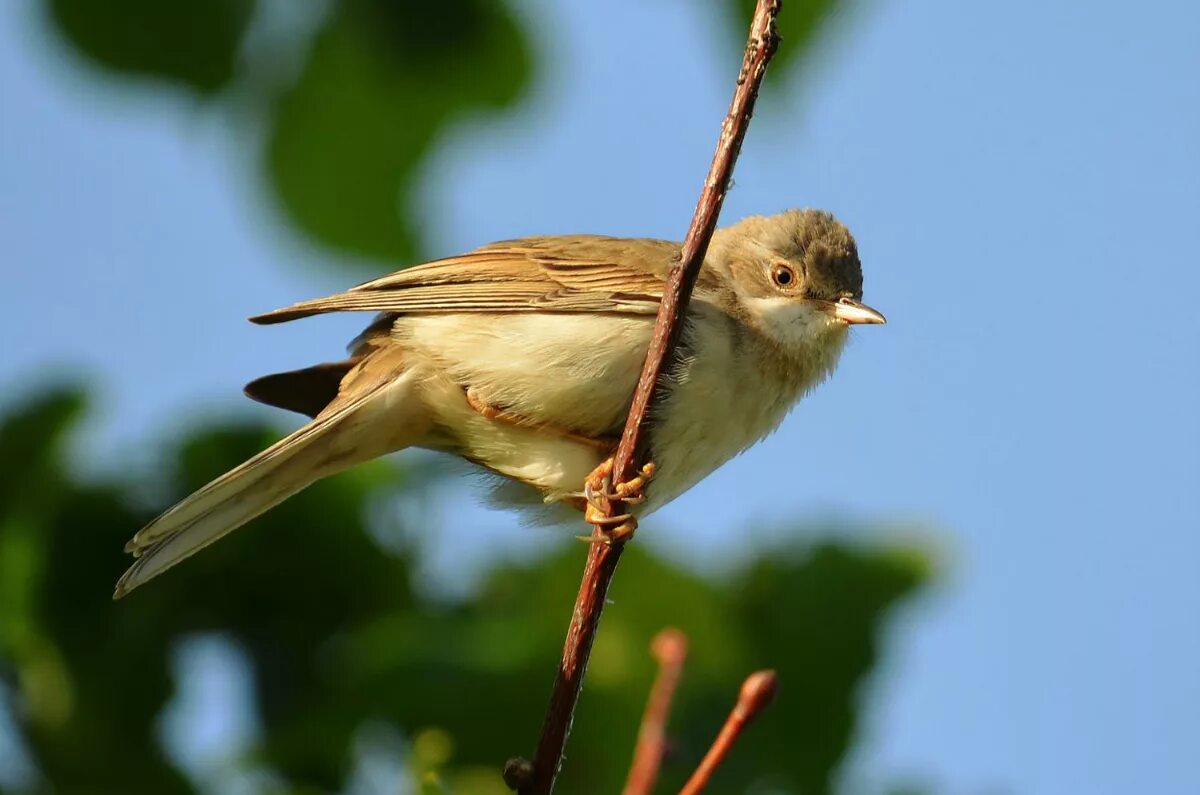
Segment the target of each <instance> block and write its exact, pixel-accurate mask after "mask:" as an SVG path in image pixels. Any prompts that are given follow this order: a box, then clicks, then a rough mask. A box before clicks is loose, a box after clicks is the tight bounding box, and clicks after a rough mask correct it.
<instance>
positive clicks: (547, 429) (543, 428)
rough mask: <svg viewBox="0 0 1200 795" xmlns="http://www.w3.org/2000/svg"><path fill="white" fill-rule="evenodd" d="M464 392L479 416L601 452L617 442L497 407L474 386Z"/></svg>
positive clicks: (604, 451)
mask: <svg viewBox="0 0 1200 795" xmlns="http://www.w3.org/2000/svg"><path fill="white" fill-rule="evenodd" d="M464 392H465V395H466V398H467V405H468V406H470V407H471V408H472V409H474V410H475V412H476V413H477V414H479V416H481V417H484V418H486V419H489V420H496V421H497V422H504V423H508V424H509V425H516V426H517V427H520V428H529V429H530V430H535V431H539V432H541V433H551V434H554V435H555V436H561V437H562V438H564V439H569V440H571V441H572V442H578V443H580V444H585V445H587V446H588V447H592V448H595V449H596V450H599V451H600V452H602V453H611V452H612V451H613V448H614V447H616V444H617V442H616V440H615V439H608V438H605V437H600V438H594V437H591V436H585V435H583V434H581V433H575V432H574V431H571V430H568V429H566V428H558V427H556V426H553V425H548V424H546V423H543V422H538V421H537V420H531V419H529V418H528V417H525V416H523V415H521V414H518V413H516V412H515V411H508V410H507V409H501V408H497V407H495V406H493V405H492V404H490V403H488V402H487V401H486V400H484V399H483V398H481V397H480V396H479V393H478V392H476V391H475V387H467V388H466V389H465V390H464Z"/></svg>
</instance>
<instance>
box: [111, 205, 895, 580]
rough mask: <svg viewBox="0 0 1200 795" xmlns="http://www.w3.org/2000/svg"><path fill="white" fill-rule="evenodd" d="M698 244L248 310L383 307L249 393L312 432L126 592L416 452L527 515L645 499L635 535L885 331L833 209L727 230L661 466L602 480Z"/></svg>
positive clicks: (147, 557)
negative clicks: (678, 278) (330, 352)
mask: <svg viewBox="0 0 1200 795" xmlns="http://www.w3.org/2000/svg"><path fill="white" fill-rule="evenodd" d="M680 249H681V246H680V244H679V243H676V242H671V241H666V240H655V239H645V238H619V237H607V236H601V235H560V236H548V237H527V238H521V239H515V240H505V241H500V242H497V243H491V244H488V245H485V246H482V247H480V248H477V249H475V250H473V251H470V252H468V253H466V254H462V255H458V256H452V257H446V258H443V259H438V260H433V261H430V262H427V263H424V264H421V265H416V266H414V267H409V268H406V269H403V270H399V271H396V272H394V273H391V274H389V275H386V276H383V277H381V278H377V279H374V280H372V281H368V282H365V283H363V284H360V285H358V286H356V287H353V288H351V289H349V290H346V291H345V292H341V293H336V294H334V295H330V296H326V297H323V298H317V299H314V300H307V301H302V302H300V303H296V304H293V305H291V306H287V307H284V308H282V309H277V310H275V311H271V312H267V313H265V314H261V315H257V316H255V317H252V318H250V320H251V321H252V322H254V323H258V324H273V323H284V322H288V321H293V320H297V319H300V318H306V317H310V316H313V315H318V314H323V313H328V312H372V313H375V315H374V319H373V320H372V322H370V324H369V325H368V326H367V327H366V329H365V330H364V331H363V332H362V333H361V334H360V335H359V336H358V337H356V338H355V339H354V341H353V342H352V343H351V345H350V346H349V357H348V358H346V359H344V360H341V361H336V362H326V363H323V364H317V365H315V366H312V367H307V368H303V369H300V370H293V371H290V372H283V373H275V374H272V375H267V376H264V377H261V378H258V379H256V380H254V381H252V382H250V383H249V384H247V386H246V388H245V393H246V395H248V396H249V397H250V398H253V399H254V400H257V401H259V402H262V403H266V404H268V405H271V406H276V407H279V408H283V409H289V410H291V411H295V412H298V413H300V414H303V415H306V416H308V417H309V418H311V419H310V421H309V422H307V423H306V424H305V425H303V426H302V427H300V428H299V429H298V430H296V431H295V432H293V433H291V434H289V435H288V436H286V437H284V438H283V439H281V440H280V441H278V442H276V443H275V444H273V445H271V446H270V447H268V448H267V449H265V450H263V451H262V452H260V453H259V454H257V455H255V456H253V457H252V458H250V459H249V460H247V461H246V462H244V463H243V464H241V465H240V466H238V467H236V468H234V469H232V470H231V471H229V472H227V473H225V474H223V475H221V476H220V477H218V478H216V479H215V480H213V481H212V482H210V483H208V484H207V485H205V486H203V487H202V488H200V489H199V490H197V491H196V492H195V493H193V494H191V495H190V496H188V497H186V498H185V499H183V500H182V501H180V502H179V503H178V504H176V505H175V506H173V507H171V508H169V509H168V510H167V511H165V512H164V513H162V514H161V515H160V516H158V517H157V518H156V519H154V520H153V521H151V522H150V523H149V524H148V525H146V526H145V527H143V528H142V529H141V530H140V531H138V532H137V534H136V535H134V536H133V538H132V539H131V540H130V541H129V543H128V544H127V545H126V547H125V549H126V551H127V552H129V553H132V554H133V555H134V556H135V558H136V560H135V561H134V562H133V564H132V565H131V566H130V567H129V569H128V570H127V571H126V572H125V574H124V575H123V576H122V577H121V578H120V580H119V581H118V583H117V586H116V590H115V593H114V598H119V597H121V596H124V595H125V594H127V593H129V592H130V591H131V590H133V589H134V588H137V587H138V586H140V585H142V584H144V583H146V582H147V581H148V580H151V579H153V578H154V577H156V576H158V575H159V574H162V573H163V572H164V571H166V570H167V569H168V568H170V567H172V566H174V565H175V564H176V563H179V562H180V561H182V560H183V559H185V558H187V557H189V556H191V555H192V554H194V553H196V552H198V551H199V550H201V549H203V548H204V547H206V546H208V545H209V544H211V543H213V542H215V541H217V540H219V539H220V538H222V537H223V536H225V535H226V534H227V533H229V532H231V531H233V530H235V529H237V528H238V527H240V526H242V525H243V524H245V523H246V522H248V521H250V520H251V519H253V518H255V517H257V516H259V515H260V514H262V513H263V512H265V511H267V510H269V509H270V508H272V507H274V506H275V505H277V504H279V503H280V502H282V501H283V500H285V499H287V498H288V497H290V496H292V495H294V494H295V493H297V492H299V491H300V490H302V489H304V488H305V487H307V486H309V485H310V484H312V483H314V482H315V481H317V480H319V479H321V478H325V477H328V476H330V475H333V474H335V473H337V472H340V471H343V470H345V469H348V468H350V467H353V466H355V465H357V464H360V463H363V462H366V461H368V460H371V459H375V458H378V457H381V456H384V455H387V454H389V453H393V452H395V451H398V450H402V449H404V448H409V447H416V448H426V449H431V450H436V451H442V452H446V453H451V454H453V455H456V456H459V457H461V458H462V459H465V460H466V461H468V462H471V463H472V464H475V465H478V466H480V467H483V468H484V469H485V470H487V471H489V472H491V473H494V474H496V475H499V476H500V477H501V478H502V479H504V480H505V481H506V482H508V483H509V484H514V487H515V491H514V492H513V494H514V495H520V496H511V497H508V498H505V499H507V500H508V501H510V502H511V503H513V504H514V505H515V504H519V503H521V502H522V501H524V502H527V503H528V502H532V503H537V504H544V505H547V506H554V505H558V506H563V505H566V506H570V507H573V508H576V509H581V510H583V511H585V514H586V515H587V517H588V518H589V519H596V518H598V517H597V514H596V511H595V510H593V508H594V504H595V495H596V493H597V488H599V489H601V490H603V489H605V488H607V489H610V491H608V492H606V493H607V494H616V495H617V496H621V497H624V498H628V501H629V502H631V503H634V504H633V505H632V506H631V509H630V510H631V514H630V516H629V517H628V518H629V519H631V520H632V522H633V523H632V524H629V523H627V524H626V525H625V526H626V527H627V528H631V527H633V526H636V518H637V517H639V516H642V517H644V516H645V515H648V514H649V513H651V512H652V511H654V510H656V509H657V508H659V507H661V506H662V505H664V504H666V503H668V502H670V501H671V500H673V499H674V498H676V497H678V496H679V495H680V494H682V493H683V492H685V491H686V490H688V489H689V488H691V487H692V486H694V485H695V484H696V483H698V482H699V481H700V480H702V479H703V478H704V477H705V476H707V475H708V474H709V473H710V472H712V471H713V470H715V469H716V468H717V467H719V466H720V465H721V464H723V463H724V462H725V461H727V460H728V459H730V458H731V457H733V456H735V455H737V454H739V453H741V452H742V451H744V450H745V449H747V448H748V447H750V446H752V445H753V444H755V443H756V442H757V441H759V440H760V439H762V438H763V437H765V436H766V435H768V434H769V433H771V432H772V431H773V430H774V429H775V428H776V427H777V426H778V425H779V424H780V423H781V422H782V420H783V419H784V417H785V416H786V415H787V413H788V411H789V410H790V409H791V408H792V406H793V405H794V404H795V403H797V401H799V400H800V398H802V397H803V396H804V395H805V394H806V393H808V392H809V391H810V390H811V389H812V388H813V387H814V386H816V385H817V384H819V383H820V382H822V381H823V380H825V379H826V378H827V377H828V376H829V375H830V374H831V373H832V372H833V370H834V368H835V367H836V365H837V363H838V359H839V357H840V355H841V352H842V350H843V348H844V346H845V342H846V339H847V336H848V330H849V327H850V326H853V325H859V324H881V323H885V322H886V320H885V318H884V316H883V315H882V314H881V313H879V312H878V311H876V310H875V309H872V308H871V307H869V306H867V305H866V304H864V303H862V265H861V262H860V260H859V255H858V248H857V245H856V243H855V240H854V238H853V236H852V235H851V234H850V232H849V230H848V229H847V228H846V227H845V226H844V225H843V224H842V223H840V222H839V221H838V220H837V219H835V218H834V216H833V215H832V214H830V213H828V212H825V211H821V210H814V209H791V210H786V211H784V212H781V213H778V214H775V215H770V216H750V217H747V218H744V219H742V220H741V221H739V222H737V223H734V224H731V225H729V226H726V227H722V228H719V229H717V230H716V231H715V232H714V233H713V235H712V238H711V241H710V244H709V247H708V250H707V253H706V255H705V259H704V263H703V265H702V267H701V269H700V271H699V275H698V277H697V281H696V285H695V289H694V292H693V294H692V299H691V302H690V304H689V306H688V309H687V312H686V314H685V315H684V317H683V321H682V322H683V326H682V333H681V335H680V339H679V345H678V353H677V356H676V357H675V359H674V364H673V365H672V366H671V367H670V368H669V369H668V370H667V371H665V372H664V373H663V375H662V377H661V378H662V380H661V381H660V397H659V398H658V399H657V400H656V403H655V405H654V406H653V407H652V409H651V412H650V414H649V416H648V418H647V423H648V424H647V426H646V427H647V430H646V446H645V450H646V454H647V456H646V457H647V460H648V461H649V462H650V463H649V464H648V465H647V466H646V467H645V468H644V469H643V471H642V473H640V474H639V475H638V476H637V477H636V478H634V479H633V481H631V483H628V484H615V485H614V484H611V482H609V481H606V480H604V479H603V475H604V473H605V472H606V469H605V467H606V465H608V466H609V467H610V466H611V457H612V454H613V452H614V450H615V448H616V444H617V441H618V439H619V436H620V433H621V429H622V427H623V425H624V423H625V420H626V415H627V413H628V411H629V406H630V403H631V399H632V395H633V392H634V388H635V386H636V384H637V380H638V377H639V374H640V371H641V367H642V363H643V360H644V358H645V356H646V351H647V349H648V347H649V344H650V338H651V331H652V328H653V326H654V322H655V317H656V314H657V311H658V307H659V302H660V299H661V297H662V293H663V286H664V283H665V280H666V277H667V273H668V271H669V270H670V268H671V267H672V265H673V264H674V263H676V262H677V261H678V259H679V255H680ZM598 474H599V476H600V479H597V477H598ZM585 483H586V484H587V486H586V487H585V488H583V490H582V491H581V490H580V489H581V486H583V484H585ZM530 497H532V498H533V499H532V500H530V499H528V498H530Z"/></svg>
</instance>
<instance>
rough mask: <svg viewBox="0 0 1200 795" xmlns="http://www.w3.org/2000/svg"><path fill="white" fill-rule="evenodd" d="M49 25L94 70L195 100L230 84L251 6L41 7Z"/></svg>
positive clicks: (126, 2) (117, 0)
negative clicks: (157, 83)
mask: <svg viewBox="0 0 1200 795" xmlns="http://www.w3.org/2000/svg"><path fill="white" fill-rule="evenodd" d="M47 3H48V5H49V11H50V14H51V17H52V19H53V20H54V23H55V25H56V26H57V27H58V28H59V30H61V31H62V33H63V34H64V35H66V37H67V38H68V39H69V40H70V41H71V42H72V43H73V44H74V45H75V46H76V47H77V48H78V49H79V51H80V52H81V53H83V54H84V55H86V56H88V57H89V58H90V59H91V60H92V62H93V63H95V64H97V65H99V66H102V67H104V68H106V69H111V70H113V71H114V72H118V73H124V74H129V75H137V76H141V77H153V78H160V79H163V80H167V81H171V82H175V83H179V84H181V85H183V86H185V87H187V88H189V89H191V90H192V91H195V92H197V93H199V94H213V93H215V92H217V91H220V90H221V89H222V88H224V87H225V86H226V85H228V84H229V82H230V81H231V80H232V79H233V77H234V70H235V69H236V67H237V61H238V50H239V47H240V46H241V41H242V35H243V34H244V33H245V30H246V26H247V24H248V23H249V21H250V17H251V16H252V14H253V13H254V7H255V0H207V2H204V3H191V2H163V1H162V0H105V2H103V3H98V2H96V0H47Z"/></svg>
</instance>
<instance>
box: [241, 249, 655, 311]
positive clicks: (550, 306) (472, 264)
mask: <svg viewBox="0 0 1200 795" xmlns="http://www.w3.org/2000/svg"><path fill="white" fill-rule="evenodd" d="M678 251H679V247H678V244H676V243H669V242H667V241H663V240H645V239H638V240H627V239H620V238H609V237H600V236H594V235H573V236H565V237H540V238H539V237H533V238H524V239H521V240H509V241H504V242H501V243H493V244H491V245H488V246H484V247H483V248H479V249H476V250H475V251H472V252H470V253H468V254H463V255H461V256H457V257H449V258H447V259H440V260H434V261H433V262H428V263H425V264H424V265H418V266H416V267H412V268H408V269H406V270H401V271H397V272H395V273H392V274H390V275H388V276H384V277H382V278H379V279H375V280H373V281H369V282H366V283H365V284H360V285H358V286H357V287H353V288H351V289H349V290H347V291H346V292H343V293H337V294H335V295H330V296H327V297H325V298H317V299H314V300H311V301H302V302H300V303H298V304H293V305H292V306H289V307H284V308H283V309H277V310H275V311H273V312H267V313H266V314H262V315H256V316H255V317H252V318H250V319H251V320H252V321H253V322H255V323H282V322H285V321H288V320H295V319H297V318H302V317H308V316H309V315H316V314H321V313H323V312H386V313H402V314H447V313H459V312H605V313H617V314H639V315H641V314H650V315H652V314H654V313H655V312H657V311H658V303H659V300H660V298H661V297H662V289H663V281H664V280H665V278H666V274H667V270H668V268H669V267H670V265H671V263H672V260H673V258H674V257H675V255H676V254H677V253H678Z"/></svg>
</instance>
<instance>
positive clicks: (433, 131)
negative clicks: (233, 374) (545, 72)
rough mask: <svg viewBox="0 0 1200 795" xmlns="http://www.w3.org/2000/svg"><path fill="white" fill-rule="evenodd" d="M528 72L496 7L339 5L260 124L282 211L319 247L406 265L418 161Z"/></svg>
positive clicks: (351, 1)
mask: <svg viewBox="0 0 1200 795" xmlns="http://www.w3.org/2000/svg"><path fill="white" fill-rule="evenodd" d="M529 73H530V55H529V52H528V45H527V43H526V41H525V38H524V36H523V34H522V32H521V30H520V29H519V28H518V27H517V25H516V22H515V21H514V19H513V17H512V16H511V14H510V12H509V10H508V8H507V6H506V5H505V4H504V3H501V2H494V1H493V0H453V1H447V2H439V3H392V2H386V0H345V2H342V3H339V4H338V5H337V7H336V8H335V10H334V12H333V13H332V14H331V16H330V18H329V19H328V20H327V22H326V24H325V26H324V28H323V29H322V30H321V31H320V32H319V33H318V35H317V38H316V41H315V42H314V44H313V47H312V49H311V52H310V54H309V58H308V61H307V63H306V64H305V65H304V67H303V70H302V71H301V74H300V76H299V79H298V80H297V82H296V83H295V85H294V86H292V88H291V89H290V90H289V91H288V92H287V93H286V94H285V95H284V96H283V97H281V98H280V100H279V102H278V105H277V107H276V110H275V116H274V119H273V121H272V129H271V133H270V138H269V141H268V145H267V153H266V158H267V170H268V172H269V175H270V179H271V181H272V183H273V185H274V187H275V191H276V194H277V197H278V199H279V201H280V202H281V204H282V207H283V209H284V211H285V212H286V214H287V215H288V217H289V218H290V219H291V220H292V221H294V222H295V223H296V224H297V225H298V226H299V227H300V228H301V229H302V230H304V231H305V232H306V233H308V234H309V235H311V236H312V237H313V238H315V239H316V240H318V241H319V242H321V243H323V244H325V245H328V246H331V247H333V248H336V249H340V250H342V251H344V252H348V253H351V254H355V255H360V256H363V257H373V258H377V259H382V260H385V261H387V262H389V263H395V264H399V263H401V262H404V261H410V260H411V259H413V258H414V257H415V256H416V255H417V253H418V251H419V250H420V236H419V234H418V232H417V231H416V229H415V227H414V226H413V224H412V223H411V221H410V220H409V217H408V214H407V209H408V208H409V207H410V206H411V205H412V204H413V201H414V200H413V196H412V188H413V181H414V179H415V175H416V171H417V167H418V165H419V164H420V163H421V161H422V159H423V158H424V156H425V155H426V154H427V152H428V151H429V150H430V148H431V147H432V145H433V144H434V142H435V141H436V139H437V136H438V135H439V134H440V133H441V132H442V130H443V129H444V127H445V125H446V124H447V123H448V122H450V121H451V120H453V119H454V118H456V117H460V116H462V115H463V114H465V113H467V112H470V111H472V110H475V109H478V108H487V107H491V108H499V107H504V106H506V105H508V104H510V103H512V102H513V101H514V100H515V99H516V98H517V96H518V95H519V93H520V91H521V89H522V88H523V87H524V86H525V84H526V83H527V82H528V79H529Z"/></svg>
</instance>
